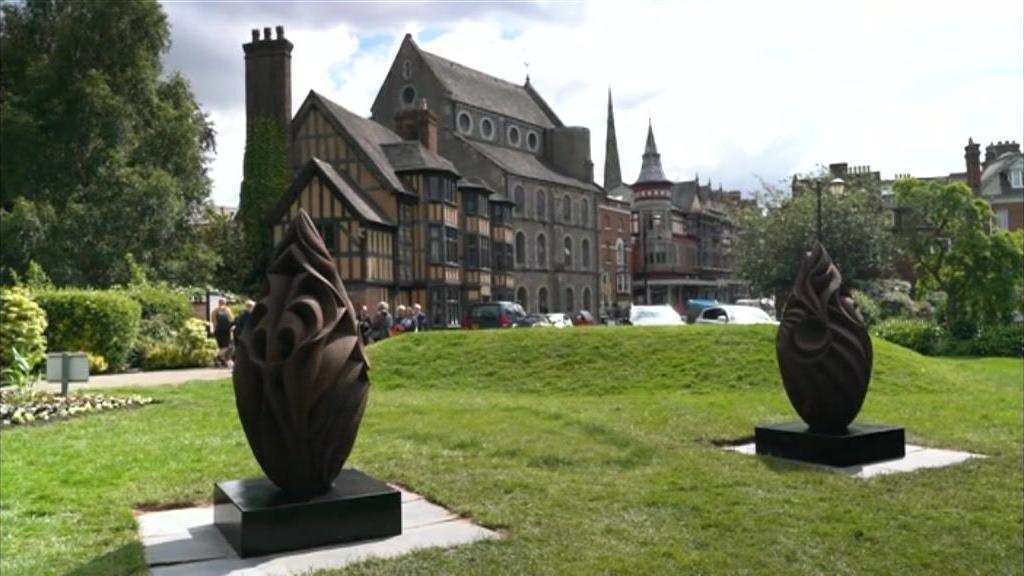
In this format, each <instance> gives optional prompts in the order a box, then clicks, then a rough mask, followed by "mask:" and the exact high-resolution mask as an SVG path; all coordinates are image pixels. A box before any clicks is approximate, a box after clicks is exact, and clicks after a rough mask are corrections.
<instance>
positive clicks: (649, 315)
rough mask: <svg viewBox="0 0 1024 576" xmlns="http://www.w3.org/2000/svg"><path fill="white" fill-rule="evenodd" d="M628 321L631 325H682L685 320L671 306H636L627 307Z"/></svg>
mask: <svg viewBox="0 0 1024 576" xmlns="http://www.w3.org/2000/svg"><path fill="white" fill-rule="evenodd" d="M629 323H630V324H632V325H633V326H684V325H685V324H686V322H683V319H682V318H680V316H679V313H678V312H676V311H675V309H674V308H672V307H671V306H669V305H667V304H664V305H661V306H637V305H634V306H632V307H630V309H629Z"/></svg>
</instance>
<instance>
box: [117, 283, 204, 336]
mask: <svg viewBox="0 0 1024 576" xmlns="http://www.w3.org/2000/svg"><path fill="white" fill-rule="evenodd" d="M125 292H126V294H127V295H128V296H129V297H131V299H132V300H135V301H136V302H138V303H139V305H140V306H141V307H142V319H143V320H151V319H154V318H162V319H164V321H165V322H166V323H167V324H168V325H170V326H172V327H174V328H180V327H182V326H184V325H185V321H186V320H188V319H189V318H191V317H192V303H191V302H189V299H188V297H187V296H185V295H183V294H180V293H178V292H175V291H173V290H170V289H168V288H160V287H157V286H140V287H133V288H130V289H128V290H126V291H125Z"/></svg>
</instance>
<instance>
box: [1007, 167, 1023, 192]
mask: <svg viewBox="0 0 1024 576" xmlns="http://www.w3.org/2000/svg"><path fill="white" fill-rule="evenodd" d="M1010 187H1011V188H1024V170H1022V169H1021V168H1015V169H1013V170H1010Z"/></svg>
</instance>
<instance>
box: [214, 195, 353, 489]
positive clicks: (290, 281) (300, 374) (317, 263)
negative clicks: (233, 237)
mask: <svg viewBox="0 0 1024 576" xmlns="http://www.w3.org/2000/svg"><path fill="white" fill-rule="evenodd" d="M355 314H356V311H355V309H354V308H353V307H352V303H351V301H350V300H349V297H348V294H347V293H346V292H345V287H344V285H342V282H341V277H340V276H339V275H338V272H337V269H336V268H335V266H334V262H333V260H332V258H331V255H330V253H329V252H328V250H327V247H326V246H325V245H324V242H323V240H322V239H321V238H320V235H319V234H318V233H317V230H316V227H315V226H314V224H313V221H312V220H311V219H310V217H309V215H308V214H306V212H305V211H301V210H300V211H299V214H298V216H297V217H296V218H295V219H294V220H293V221H292V224H291V226H290V227H289V229H288V232H287V233H286V236H285V239H284V240H283V241H282V242H281V244H280V245H279V248H278V249H277V252H276V254H275V256H274V259H273V263H272V264H271V266H270V269H269V270H268V272H267V277H266V280H265V283H264V285H263V290H262V292H261V294H260V296H258V300H257V304H256V306H255V308H254V309H253V311H252V318H251V320H250V322H249V323H248V325H247V326H246V328H245V330H244V332H243V333H242V334H241V335H240V337H239V339H238V350H237V352H236V358H235V368H234V372H233V379H234V387H235V401H236V404H237V406H238V416H239V418H240V419H241V421H242V428H243V429H244V430H245V436H246V438H247V439H248V441H249V446H250V447H251V448H252V452H253V455H254V456H255V457H256V461H257V462H259V465H260V467H261V468H262V469H263V472H264V473H265V474H266V475H267V477H268V478H269V479H270V480H271V481H272V482H273V483H274V484H275V485H276V486H277V487H278V488H280V489H281V490H282V491H283V492H285V493H288V494H295V495H308V496H312V495H317V494H322V493H325V492H327V491H328V490H329V489H330V488H331V485H332V483H333V481H334V479H335V478H336V477H337V476H338V474H339V472H341V468H342V466H343V465H344V463H345V460H346V459H347V458H348V456H349V453H350V452H351V451H352V446H353V444H354V443H355V440H356V433H357V432H358V430H359V423H360V421H361V420H362V417H363V409H364V408H365V406H366V400H367V395H368V392H369V386H370V381H369V378H368V376H367V370H368V369H369V367H370V364H369V362H368V361H367V358H366V355H365V352H364V350H363V344H362V341H361V339H360V338H359V332H358V330H357V324H356V316H355Z"/></svg>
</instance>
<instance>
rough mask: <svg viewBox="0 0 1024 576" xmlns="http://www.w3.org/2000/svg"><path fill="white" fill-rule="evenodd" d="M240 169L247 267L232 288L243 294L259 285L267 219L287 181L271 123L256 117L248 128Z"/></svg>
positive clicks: (282, 150)
mask: <svg viewBox="0 0 1024 576" xmlns="http://www.w3.org/2000/svg"><path fill="white" fill-rule="evenodd" d="M242 170H243V182H242V194H241V199H240V201H239V206H238V221H239V222H240V223H241V227H242V229H241V237H242V242H243V251H242V253H241V255H242V256H243V257H244V258H245V262H246V263H247V264H248V265H247V266H242V267H241V269H240V270H237V272H238V273H240V274H241V277H240V278H239V283H238V284H237V285H236V286H235V287H236V288H238V289H240V290H243V291H244V290H245V288H247V287H251V286H252V285H254V284H256V283H258V282H259V280H260V278H261V277H262V274H263V271H264V270H265V269H266V265H267V264H268V262H267V260H268V257H269V250H270V248H271V238H270V230H269V228H268V227H267V225H266V218H267V216H268V215H269V213H270V211H271V210H272V209H273V207H274V205H275V204H277V202H278V200H279V199H280V198H281V195H282V194H284V192H285V190H287V189H288V183H289V180H290V176H289V170H288V155H287V148H286V147H285V142H284V135H283V134H281V129H280V128H279V127H278V125H277V123H276V122H275V121H274V120H272V119H270V118H263V117H258V118H256V119H254V120H253V122H252V125H251V126H249V130H248V135H247V139H246V143H245V160H244V164H243V168H242Z"/></svg>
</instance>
